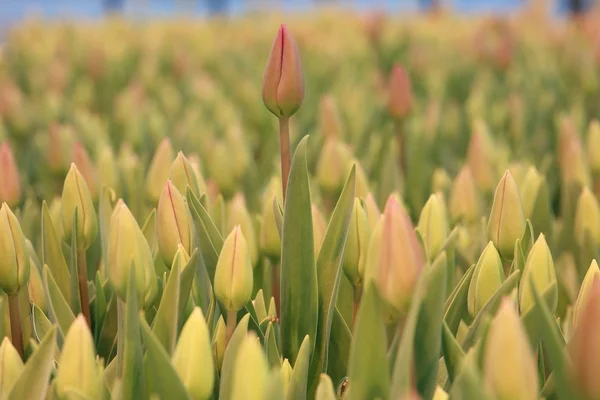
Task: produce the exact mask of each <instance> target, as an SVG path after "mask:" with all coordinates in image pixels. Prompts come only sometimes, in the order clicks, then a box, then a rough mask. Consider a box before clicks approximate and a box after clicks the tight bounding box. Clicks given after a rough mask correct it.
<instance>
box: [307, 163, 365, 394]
mask: <svg viewBox="0 0 600 400" xmlns="http://www.w3.org/2000/svg"><path fill="white" fill-rule="evenodd" d="M355 168H356V167H355V166H353V167H352V170H351V171H350V174H349V176H348V179H347V180H346V184H345V185H344V190H343V191H342V194H341V195H340V198H339V200H338V202H337V205H336V206H335V209H334V210H333V214H332V215H331V219H330V222H329V226H328V228H327V232H326V233H325V237H324V239H323V245H322V246H321V251H320V252H319V257H318V259H317V282H318V287H319V302H318V310H319V321H318V329H317V339H316V342H315V350H314V354H313V359H312V363H311V368H310V369H311V371H310V385H311V390H310V393H311V397H312V396H314V393H315V391H316V390H317V385H318V384H319V375H320V374H321V372H325V371H327V353H328V351H327V347H328V345H329V335H330V333H331V321H332V319H333V311H334V309H335V304H336V299H337V295H338V289H339V284H340V277H341V274H342V262H343V260H344V252H345V249H346V241H347V239H348V229H349V227H350V219H351V217H352V209H353V207H354V192H355V187H356V180H355V174H356V172H355V171H356V170H355Z"/></svg>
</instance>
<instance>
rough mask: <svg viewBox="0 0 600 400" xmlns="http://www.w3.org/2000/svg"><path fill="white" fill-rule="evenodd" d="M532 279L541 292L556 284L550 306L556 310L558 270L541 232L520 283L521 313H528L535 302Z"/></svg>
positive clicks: (528, 257)
mask: <svg viewBox="0 0 600 400" xmlns="http://www.w3.org/2000/svg"><path fill="white" fill-rule="evenodd" d="M530 281H533V285H534V286H535V289H536V290H537V291H538V292H539V293H540V294H542V293H544V291H545V290H546V289H547V288H548V287H550V286H551V285H552V284H554V293H553V295H552V297H551V298H550V299H549V304H548V307H549V308H550V310H551V311H553V312H554V311H555V310H556V304H557V301H558V289H557V288H556V271H555V269H554V261H553V260H552V254H551V253H550V248H548V243H546V238H545V237H544V234H540V236H539V237H538V239H537V240H536V241H535V243H534V244H533V247H532V248H531V250H530V251H529V255H528V256H527V261H526V262H525V268H524V269H523V275H522V276H521V284H520V285H519V305H520V308H521V314H524V313H526V312H527V311H528V310H529V309H531V308H532V307H533V305H534V304H535V298H534V296H533V293H532V291H531V284H530V283H529V282H530Z"/></svg>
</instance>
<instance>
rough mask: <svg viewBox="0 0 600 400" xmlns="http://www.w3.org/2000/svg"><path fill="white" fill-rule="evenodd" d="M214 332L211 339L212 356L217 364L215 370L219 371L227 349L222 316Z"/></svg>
mask: <svg viewBox="0 0 600 400" xmlns="http://www.w3.org/2000/svg"><path fill="white" fill-rule="evenodd" d="M215 329H216V332H215V334H214V338H213V355H214V357H215V361H216V362H217V370H218V371H221V367H223V358H225V348H226V347H227V328H226V326H225V321H224V320H223V316H220V317H219V320H218V321H217V327H216V328H215Z"/></svg>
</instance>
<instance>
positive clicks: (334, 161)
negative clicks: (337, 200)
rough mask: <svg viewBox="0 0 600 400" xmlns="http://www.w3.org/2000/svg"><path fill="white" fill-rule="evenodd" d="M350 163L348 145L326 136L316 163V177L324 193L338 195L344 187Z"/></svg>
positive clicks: (350, 155)
mask: <svg viewBox="0 0 600 400" xmlns="http://www.w3.org/2000/svg"><path fill="white" fill-rule="evenodd" d="M351 163H352V152H351V151H350V149H349V148H348V146H347V145H346V144H345V143H344V142H342V141H341V140H339V139H336V138H327V140H326V142H325V145H324V146H323V150H322V151H321V155H320V156H319V161H318V163H317V171H316V178H317V182H318V183H319V187H320V189H321V190H322V191H323V192H324V193H327V194H331V195H338V194H339V193H340V192H341V191H342V188H343V187H344V182H345V181H346V178H347V175H348V174H347V172H348V171H349V170H350V168H351V167H352V164H351Z"/></svg>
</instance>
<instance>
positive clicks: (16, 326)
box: [8, 294, 25, 361]
mask: <svg viewBox="0 0 600 400" xmlns="http://www.w3.org/2000/svg"><path fill="white" fill-rule="evenodd" d="M8 313H9V316H10V336H11V339H12V344H13V346H14V347H15V349H16V350H17V352H18V353H19V355H20V356H21V359H22V360H23V361H25V350H24V348H23V328H22V327H21V315H20V313H19V295H18V294H12V295H9V296H8Z"/></svg>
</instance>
